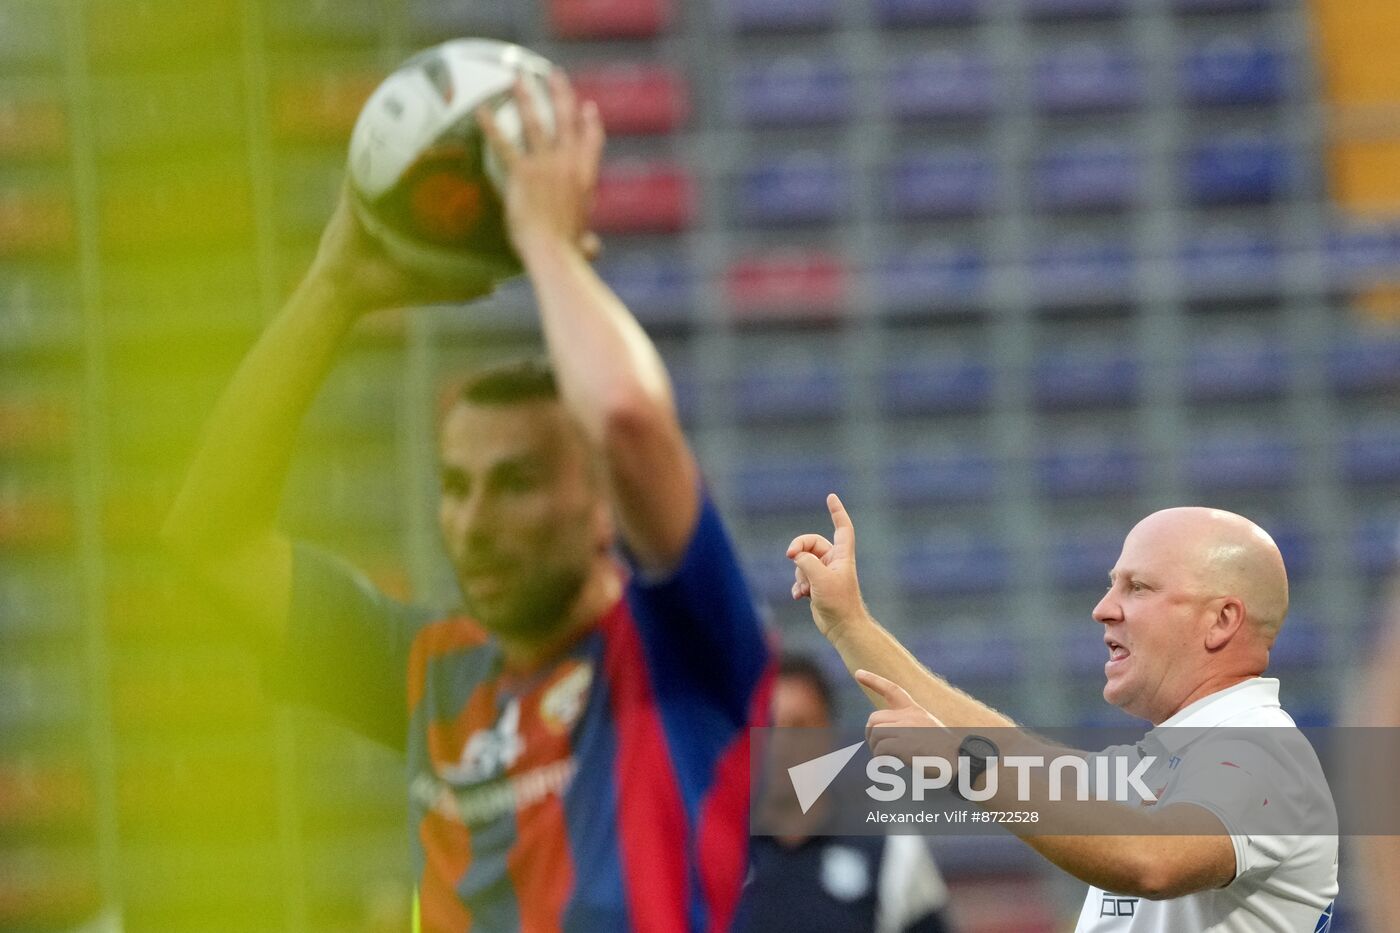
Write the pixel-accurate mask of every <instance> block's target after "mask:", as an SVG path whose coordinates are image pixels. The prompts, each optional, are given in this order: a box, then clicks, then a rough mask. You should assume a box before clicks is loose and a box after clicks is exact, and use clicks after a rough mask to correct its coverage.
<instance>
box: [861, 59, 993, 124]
mask: <svg viewBox="0 0 1400 933" xmlns="http://www.w3.org/2000/svg"><path fill="white" fill-rule="evenodd" d="M999 83H1000V79H999V75H998V73H997V71H996V70H995V68H994V67H993V65H992V62H991V60H990V59H989V58H988V57H987V56H986V55H985V54H983V53H981V52H979V51H977V50H976V49H962V48H942V49H938V50H936V51H931V52H924V53H920V54H918V55H912V56H902V57H895V58H893V59H892V60H891V61H890V62H889V63H888V64H887V65H886V66H885V75H884V98H885V103H886V107H887V109H888V110H889V112H890V113H891V114H892V115H893V116H895V117H897V118H899V119H902V120H939V119H952V118H961V119H966V118H971V117H979V116H988V115H990V114H991V113H992V111H993V109H994V107H995V105H996V102H997V99H998V92H999Z"/></svg>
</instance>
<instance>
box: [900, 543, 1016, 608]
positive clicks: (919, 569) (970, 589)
mask: <svg viewBox="0 0 1400 933" xmlns="http://www.w3.org/2000/svg"><path fill="white" fill-rule="evenodd" d="M895 572H896V574H897V576H898V579H899V582H900V586H901V587H903V589H904V591H905V592H906V593H909V594H911V595H917V596H951V595H967V594H973V593H995V592H998V591H1000V590H1001V589H1002V588H1003V587H1004V586H1005V585H1006V581H1007V580H1008V579H1009V578H1010V576H1011V560H1010V558H1009V556H1008V555H1007V553H1006V551H1005V549H1003V548H1002V547H1001V546H1000V545H999V544H997V543H996V542H995V541H992V540H990V539H986V540H976V541H968V542H957V541H942V540H933V541H920V542H914V543H913V544H911V546H909V547H906V548H904V549H902V551H901V554H900V556H899V558H898V564H897V567H896V571H895Z"/></svg>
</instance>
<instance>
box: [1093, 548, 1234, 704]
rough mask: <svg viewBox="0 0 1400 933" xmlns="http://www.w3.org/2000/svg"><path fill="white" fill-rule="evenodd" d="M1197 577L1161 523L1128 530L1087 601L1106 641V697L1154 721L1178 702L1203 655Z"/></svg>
mask: <svg viewBox="0 0 1400 933" xmlns="http://www.w3.org/2000/svg"><path fill="white" fill-rule="evenodd" d="M1198 580H1199V571H1198V567H1197V565H1196V564H1195V563H1194V562H1193V561H1192V559H1191V555H1190V552H1189V550H1188V549H1187V548H1184V547H1183V546H1182V544H1181V542H1180V541H1179V540H1177V539H1176V538H1174V537H1173V536H1172V535H1170V534H1169V533H1168V532H1167V531H1165V530H1164V529H1162V528H1160V527H1158V526H1156V525H1154V524H1152V523H1150V522H1148V521H1144V522H1143V523H1140V524H1139V525H1138V526H1137V527H1136V528H1134V529H1133V530H1132V531H1131V532H1130V533H1129V534H1128V537H1127V539H1126V540H1125V541H1124V542H1123V552H1122V554H1120V555H1119V557H1118V563H1117V564H1116V565H1115V566H1114V568H1113V570H1112V572H1111V574H1110V584H1109V587H1108V592H1106V593H1105V594H1104V596H1103V599H1101V600H1099V604H1098V605H1097V606H1095V607H1094V619H1095V620H1096V621H1098V622H1101V623H1102V624H1103V626H1104V641H1105V642H1106V644H1107V648H1108V662H1107V663H1106V664H1105V665H1104V676H1105V678H1106V682H1105V684H1104V688H1103V697H1104V699H1105V700H1107V701H1108V702H1109V703H1112V704H1113V705H1114V706H1117V707H1118V708H1120V709H1122V710H1123V711H1124V712H1126V713H1129V714H1131V715H1133V716H1138V717H1141V718H1142V719H1146V720H1148V721H1150V722H1153V723H1159V722H1162V721H1163V720H1165V719H1167V718H1168V717H1169V716H1171V715H1172V714H1173V713H1175V712H1176V711H1177V710H1178V709H1180V707H1181V704H1182V702H1183V701H1184V700H1185V698H1186V697H1187V696H1189V695H1190V692H1191V690H1192V689H1193V688H1194V687H1195V686H1196V682H1197V680H1198V677H1199V672H1200V668H1201V665H1202V663H1203V662H1204V661H1205V660H1206V658H1205V649H1204V645H1203V642H1204V627H1203V625H1204V626H1205V627H1208V625H1209V617H1208V614H1207V612H1206V605H1207V602H1208V600H1207V599H1206V598H1205V597H1203V596H1202V595H1201V587H1200V585H1199V583H1198Z"/></svg>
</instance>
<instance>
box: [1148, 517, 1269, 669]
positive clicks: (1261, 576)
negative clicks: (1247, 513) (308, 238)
mask: <svg viewBox="0 0 1400 933" xmlns="http://www.w3.org/2000/svg"><path fill="white" fill-rule="evenodd" d="M1134 536H1139V537H1147V538H1148V539H1150V542H1151V546H1152V547H1153V548H1154V549H1160V551H1159V552H1160V553H1161V555H1162V557H1163V558H1165V559H1168V560H1171V561H1172V562H1174V563H1176V564H1177V566H1178V567H1179V569H1180V570H1181V571H1182V572H1183V575H1184V576H1185V577H1187V578H1189V579H1191V580H1192V581H1193V586H1194V587H1196V588H1197V589H1198V592H1199V593H1200V595H1202V596H1204V597H1206V598H1216V597H1224V596H1237V597H1239V599H1240V601H1241V602H1243V603H1244V606H1245V613H1246V621H1247V622H1248V623H1249V624H1250V625H1251V626H1252V628H1253V629H1254V631H1255V632H1257V633H1258V635H1259V636H1260V637H1261V638H1262V639H1263V643H1264V645H1265V646H1266V647H1267V646H1268V645H1271V644H1273V641H1274V638H1275V637H1276V636H1277V635H1278V630H1279V627H1280V626H1281V625H1283V617H1284V616H1285V615H1286V614H1287V612H1288V574H1287V571H1286V570H1285V569H1284V566H1283V555H1282V554H1280V553H1279V549H1278V545H1276V544H1274V539H1273V538H1271V537H1269V534H1268V532H1266V531H1265V530H1264V529H1262V528H1260V527H1259V526H1258V525H1256V524H1254V522H1252V521H1250V520H1249V519H1247V518H1245V517H1244V516H1243V515H1236V514H1235V513H1234V512H1226V511H1223V510H1221V509H1207V508H1200V507H1195V506H1188V507H1182V508H1174V509H1163V510H1162V511H1160V512H1154V513H1152V514H1151V515H1149V516H1147V517H1146V518H1144V519H1143V520H1142V521H1140V522H1138V524H1137V525H1136V526H1135V527H1134V528H1133V530H1132V531H1131V532H1130V533H1129V535H1128V540H1129V541H1131V540H1132V539H1133V538H1134ZM1124 545H1125V547H1126V545H1127V542H1124Z"/></svg>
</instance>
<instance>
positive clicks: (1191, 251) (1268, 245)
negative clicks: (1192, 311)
mask: <svg viewBox="0 0 1400 933" xmlns="http://www.w3.org/2000/svg"><path fill="white" fill-rule="evenodd" d="M1280 254H1281V249H1280V247H1279V244H1278V240H1277V238H1276V236H1275V234H1274V233H1273V232H1272V231H1268V230H1245V229H1239V228H1236V229H1216V230H1205V231H1201V232H1199V233H1189V234H1187V239H1186V241H1185V243H1183V244H1182V248H1181V254H1180V263H1181V276H1180V278H1181V281H1182V283H1183V285H1184V286H1185V290H1186V292H1187V294H1188V295H1189V296H1191V297H1195V298H1205V297H1210V296H1215V295H1222V296H1229V295H1236V294H1240V293H1251V292H1257V291H1260V290H1268V289H1271V288H1273V287H1274V286H1275V284H1276V283H1277V282H1278V280H1279V277H1280V260H1281V256H1280Z"/></svg>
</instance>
